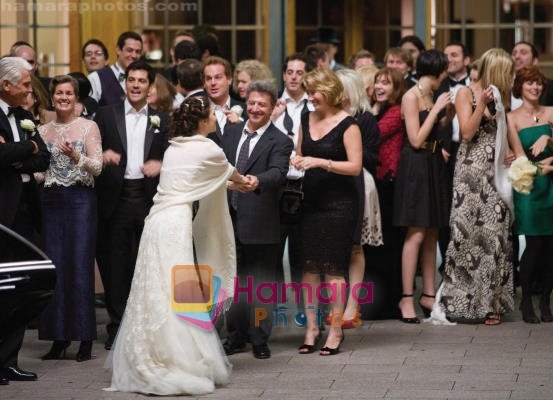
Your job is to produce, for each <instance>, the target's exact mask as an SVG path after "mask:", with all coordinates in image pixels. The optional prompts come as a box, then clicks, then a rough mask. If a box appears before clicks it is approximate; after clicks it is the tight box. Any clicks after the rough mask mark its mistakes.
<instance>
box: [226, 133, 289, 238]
mask: <svg viewBox="0 0 553 400" xmlns="http://www.w3.org/2000/svg"><path fill="white" fill-rule="evenodd" d="M245 124H246V122H242V123H240V124H234V125H227V126H226V127H225V134H224V135H223V138H222V148H223V151H224V152H225V155H226V156H227V159H228V160H229V161H230V163H231V164H232V165H234V164H235V163H236V154H237V151H238V143H239V141H240V137H241V136H242V131H243V130H244V126H245ZM293 147H294V145H293V143H292V141H291V140H290V139H288V137H287V136H286V135H285V134H284V133H283V132H281V131H280V130H278V129H277V128H276V127H275V126H274V125H273V124H272V123H271V124H270V125H269V127H268V128H267V130H266V131H265V132H264V133H263V135H262V136H261V138H259V141H258V142H257V144H256V145H255V147H254V148H253V151H252V153H251V155H250V157H249V159H248V163H247V165H246V169H245V171H242V174H243V175H254V176H256V177H257V178H258V179H259V187H258V188H257V189H256V190H255V191H253V192H249V193H240V192H238V206H237V210H236V220H235V221H234V222H235V231H236V234H237V236H238V237H237V239H238V240H239V241H240V242H241V243H243V244H276V243H280V208H279V200H280V196H281V194H282V188H283V186H284V183H285V181H286V174H287V173H288V162H289V159H290V154H291V153H292V149H293ZM229 196H230V193H229ZM231 207H232V206H231Z"/></svg>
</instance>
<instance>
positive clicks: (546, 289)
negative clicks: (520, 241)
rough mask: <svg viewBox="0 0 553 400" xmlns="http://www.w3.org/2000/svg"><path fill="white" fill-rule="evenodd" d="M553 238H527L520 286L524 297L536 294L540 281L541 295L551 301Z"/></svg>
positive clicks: (522, 260)
mask: <svg viewBox="0 0 553 400" xmlns="http://www.w3.org/2000/svg"><path fill="white" fill-rule="evenodd" d="M552 247H553V236H526V247H525V249H524V253H522V257H521V259H520V286H521V288H522V297H524V298H529V297H531V296H532V295H533V294H534V291H535V288H534V285H535V284H534V282H535V281H536V280H538V281H539V282H540V286H541V288H540V289H541V294H542V295H543V296H544V297H545V298H547V299H549V297H550V296H551V291H552V290H553V259H551V257H550V252H551V248H552Z"/></svg>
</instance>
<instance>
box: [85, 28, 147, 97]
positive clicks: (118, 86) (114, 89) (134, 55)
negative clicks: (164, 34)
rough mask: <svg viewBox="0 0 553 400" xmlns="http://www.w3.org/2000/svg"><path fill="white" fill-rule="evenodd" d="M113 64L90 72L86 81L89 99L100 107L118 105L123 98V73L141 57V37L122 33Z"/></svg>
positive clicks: (124, 88) (124, 84) (124, 90)
mask: <svg viewBox="0 0 553 400" xmlns="http://www.w3.org/2000/svg"><path fill="white" fill-rule="evenodd" d="M115 53H116V55H117V60H116V61H115V64H113V65H111V66H106V67H104V68H102V69H99V70H98V71H94V72H91V73H90V75H88V80H89V81H90V84H91V85H92V93H91V95H90V96H91V97H92V98H93V99H94V100H96V101H97V102H98V104H99V105H100V106H107V105H110V104H118V103H120V102H121V101H122V99H123V98H124V97H125V92H126V83H125V72H126V69H127V67H128V66H129V64H130V63H132V62H134V61H137V60H139V59H140V56H141V55H142V37H141V36H140V35H139V34H138V33H136V32H123V33H122V34H121V35H119V38H118V39H117V47H116V48H115Z"/></svg>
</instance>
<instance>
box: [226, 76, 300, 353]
mask: <svg viewBox="0 0 553 400" xmlns="http://www.w3.org/2000/svg"><path fill="white" fill-rule="evenodd" d="M246 99H247V101H246V107H247V116H248V120H247V121H246V122H242V123H240V124H236V125H227V127H226V128H225V133H224V135H223V139H222V148H223V151H224V152H225V154H226V156H227V158H228V160H229V161H230V162H231V163H232V164H234V165H235V166H236V169H237V170H238V171H239V172H240V173H241V174H242V175H245V176H246V179H247V183H245V184H242V185H238V186H237V187H236V188H234V189H237V190H234V191H231V192H230V193H229V200H230V214H231V217H232V221H233V224H234V230H235V238H236V250H237V254H238V265H237V272H238V277H237V280H236V282H235V293H237V295H235V300H236V299H237V296H238V297H239V298H240V297H241V296H243V297H241V301H239V302H236V301H235V303H234V304H233V305H232V306H231V308H230V312H229V315H228V318H227V328H228V340H227V342H226V343H225V351H226V353H227V354H229V355H230V354H234V353H237V352H240V351H243V350H244V347H245V344H246V341H247V340H249V341H250V342H251V344H252V346H253V354H254V356H255V357H256V358H261V359H263V358H269V357H270V356H271V351H270V349H269V347H268V346H267V341H268V340H269V336H270V334H271V328H272V321H271V319H270V317H271V316H272V313H271V312H267V318H264V319H262V320H260V321H256V317H255V309H256V308H260V307H261V308H266V307H267V305H266V304H263V303H262V302H260V301H259V299H257V298H254V300H253V302H250V301H248V302H246V301H245V300H246V299H245V297H246V293H243V292H244V290H246V289H245V288H246V287H248V286H249V285H251V283H248V282H249V280H248V277H252V278H253V282H252V283H253V286H249V290H251V291H252V292H253V294H254V296H255V293H256V289H255V288H256V287H257V286H258V285H259V284H260V283H261V282H274V280H275V274H276V272H277V271H278V268H279V260H278V258H279V256H280V213H279V199H280V195H281V193H282V188H283V185H284V182H285V180H286V173H287V172H288V160H289V158H290V154H291V153H292V148H293V143H292V141H291V140H290V139H288V138H287V137H286V135H285V134H284V133H283V132H281V131H279V130H278V129H277V128H276V127H275V126H274V125H273V123H272V122H271V120H270V117H271V113H272V111H273V108H274V106H275V104H276V100H277V93H276V89H275V86H274V84H272V83H271V82H267V81H254V82H252V83H250V85H249V86H248V90H247V96H246ZM232 186H233V185H231V188H233V187H232ZM236 285H239V287H240V290H237V289H238V287H237V286H236ZM240 291H241V292H242V293H238V292H240Z"/></svg>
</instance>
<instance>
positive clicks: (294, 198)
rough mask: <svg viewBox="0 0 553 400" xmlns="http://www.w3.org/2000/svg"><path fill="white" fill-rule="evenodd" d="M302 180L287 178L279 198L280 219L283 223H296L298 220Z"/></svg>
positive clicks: (301, 196) (301, 197) (301, 198)
mask: <svg viewBox="0 0 553 400" xmlns="http://www.w3.org/2000/svg"><path fill="white" fill-rule="evenodd" d="M302 186H303V180H302V179H296V180H292V179H287V180H286V186H285V187H284V191H283V192H282V197H281V198H280V220H281V222H282V223H283V224H296V223H298V222H299V220H300V215H301V203H302V201H303V191H302Z"/></svg>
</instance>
